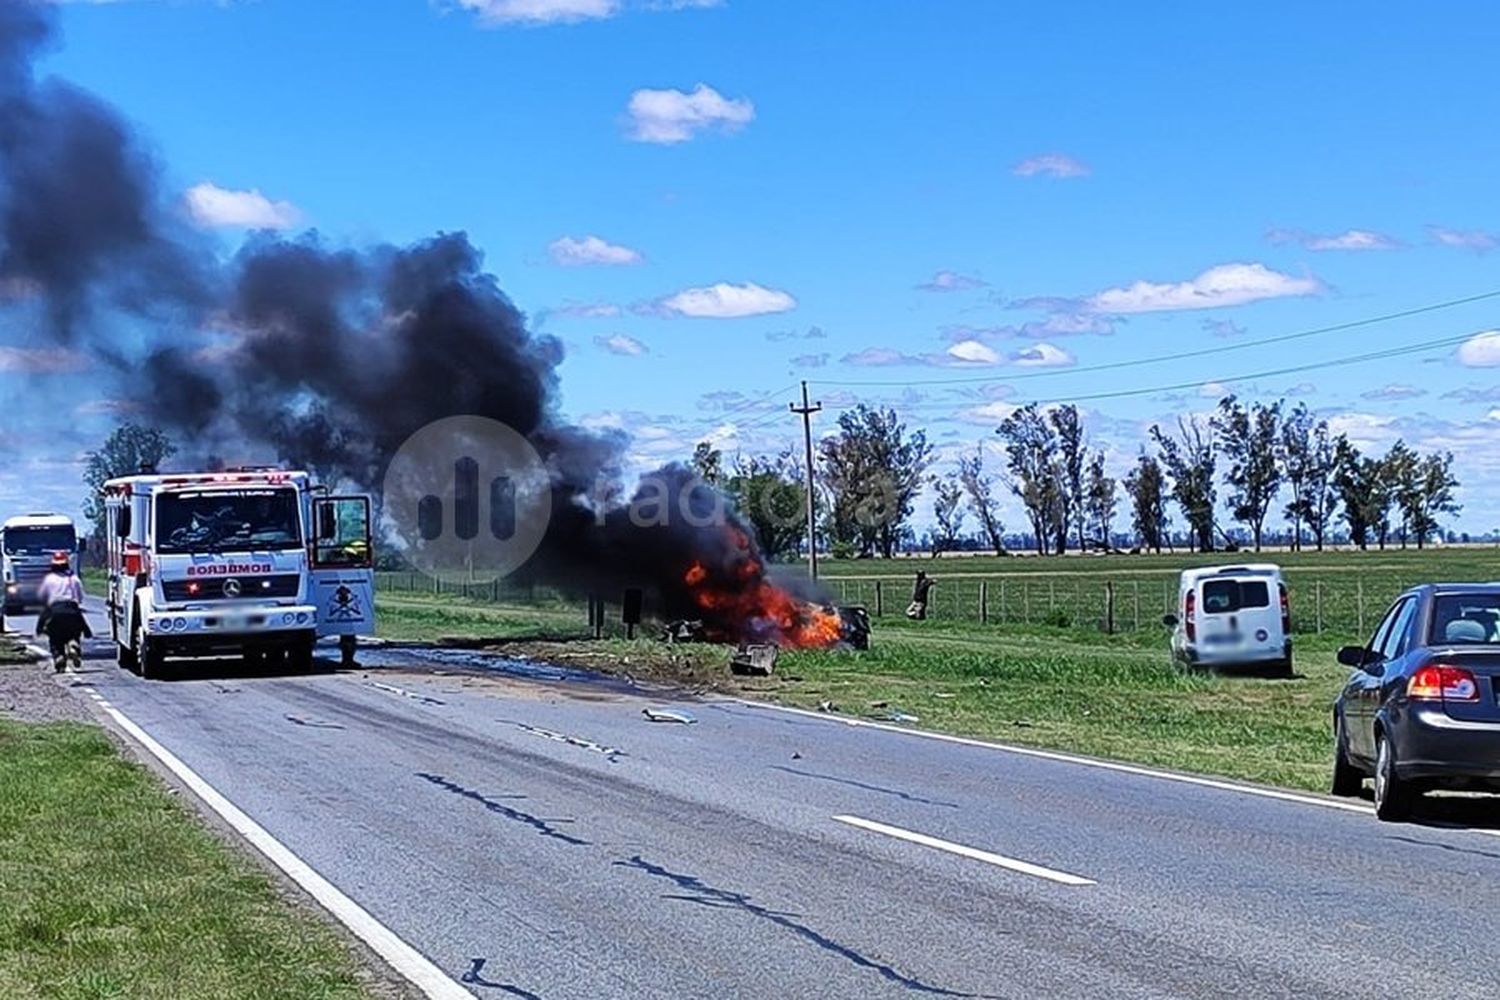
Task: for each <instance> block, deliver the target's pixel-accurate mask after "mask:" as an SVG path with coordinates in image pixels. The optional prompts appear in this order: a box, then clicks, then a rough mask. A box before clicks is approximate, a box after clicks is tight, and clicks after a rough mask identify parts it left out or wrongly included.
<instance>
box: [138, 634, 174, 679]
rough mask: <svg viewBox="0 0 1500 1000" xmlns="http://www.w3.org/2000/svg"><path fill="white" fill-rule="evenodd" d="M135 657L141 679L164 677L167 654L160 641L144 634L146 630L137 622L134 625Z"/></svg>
mask: <svg viewBox="0 0 1500 1000" xmlns="http://www.w3.org/2000/svg"><path fill="white" fill-rule="evenodd" d="M135 658H136V662H137V663H139V664H140V670H141V679H142V680H148V681H159V680H165V679H166V673H167V654H166V652H165V651H164V650H163V649H162V647H161V643H159V642H157V641H156V640H155V639H151V638H148V637H147V636H146V630H145V629H144V628H142V627H141V625H140V624H139V623H137V624H136V627H135Z"/></svg>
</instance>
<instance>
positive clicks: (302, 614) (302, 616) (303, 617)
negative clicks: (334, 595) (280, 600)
mask: <svg viewBox="0 0 1500 1000" xmlns="http://www.w3.org/2000/svg"><path fill="white" fill-rule="evenodd" d="M309 617H310V616H309V615H308V613H307V612H306V611H299V612H297V624H298V625H302V624H304V623H306V621H307V619H308V618H309Z"/></svg>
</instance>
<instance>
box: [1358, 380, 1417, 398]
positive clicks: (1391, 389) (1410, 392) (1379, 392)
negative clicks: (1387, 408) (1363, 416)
mask: <svg viewBox="0 0 1500 1000" xmlns="http://www.w3.org/2000/svg"><path fill="white" fill-rule="evenodd" d="M1425 395H1427V390H1426V389H1420V388H1418V387H1417V386H1414V385H1403V384H1401V383H1399V382H1392V383H1391V384H1390V385H1383V386H1381V387H1380V388H1378V389H1371V390H1369V391H1368V392H1362V393H1360V398H1361V399H1391V400H1397V399H1416V398H1417V397H1418V396H1425Z"/></svg>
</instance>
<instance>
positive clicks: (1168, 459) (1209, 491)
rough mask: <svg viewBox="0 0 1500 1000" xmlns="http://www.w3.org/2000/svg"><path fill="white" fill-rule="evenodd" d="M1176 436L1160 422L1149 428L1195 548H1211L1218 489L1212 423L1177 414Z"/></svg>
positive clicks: (1204, 549) (1201, 550)
mask: <svg viewBox="0 0 1500 1000" xmlns="http://www.w3.org/2000/svg"><path fill="white" fill-rule="evenodd" d="M1177 435H1178V436H1177V437H1175V438H1173V437H1168V436H1167V435H1166V434H1164V433H1162V429H1161V427H1160V426H1159V425H1153V426H1152V428H1151V438H1152V440H1154V441H1155V442H1156V447H1157V450H1158V451H1159V452H1160V457H1161V465H1162V467H1163V468H1164V469H1165V470H1166V473H1167V475H1168V476H1169V477H1170V478H1171V480H1172V499H1173V500H1176V501H1177V506H1179V507H1181V508H1182V516H1183V517H1184V518H1186V519H1187V522H1188V526H1189V527H1190V528H1191V529H1192V533H1193V537H1194V539H1195V541H1196V543H1197V548H1198V551H1200V552H1212V551H1213V548H1214V504H1215V502H1217V500H1218V490H1217V488H1216V487H1215V485H1214V471H1215V469H1216V467H1217V465H1218V450H1217V448H1216V447H1215V444H1214V435H1213V424H1212V423H1211V422H1210V423H1208V424H1207V426H1205V423H1204V421H1201V420H1199V419H1198V417H1197V416H1189V417H1187V418H1183V417H1178V418H1177Z"/></svg>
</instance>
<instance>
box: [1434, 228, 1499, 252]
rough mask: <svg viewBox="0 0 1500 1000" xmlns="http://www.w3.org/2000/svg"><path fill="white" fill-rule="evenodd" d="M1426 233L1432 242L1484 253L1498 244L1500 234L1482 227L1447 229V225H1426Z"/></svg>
mask: <svg viewBox="0 0 1500 1000" xmlns="http://www.w3.org/2000/svg"><path fill="white" fill-rule="evenodd" d="M1427 235H1428V236H1430V237H1431V238H1432V242H1434V243H1437V244H1439V245H1441V246H1445V247H1454V248H1456V249H1459V250H1473V251H1474V252H1475V253H1484V252H1485V251H1486V250H1493V249H1495V248H1496V247H1497V246H1500V236H1496V235H1495V234H1494V233H1487V232H1485V231H1484V230H1483V229H1449V228H1448V227H1447V226H1428V227H1427Z"/></svg>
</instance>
